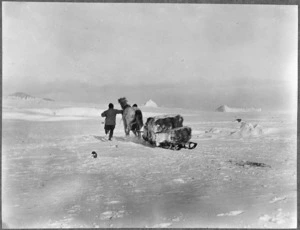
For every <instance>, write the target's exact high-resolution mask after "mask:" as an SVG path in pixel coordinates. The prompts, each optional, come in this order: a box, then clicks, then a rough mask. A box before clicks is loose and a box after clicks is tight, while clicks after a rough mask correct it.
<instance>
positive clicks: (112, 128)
mask: <svg viewBox="0 0 300 230" xmlns="http://www.w3.org/2000/svg"><path fill="white" fill-rule="evenodd" d="M114 129H115V126H114V125H110V132H109V137H108V140H111V138H112V137H113V135H114Z"/></svg>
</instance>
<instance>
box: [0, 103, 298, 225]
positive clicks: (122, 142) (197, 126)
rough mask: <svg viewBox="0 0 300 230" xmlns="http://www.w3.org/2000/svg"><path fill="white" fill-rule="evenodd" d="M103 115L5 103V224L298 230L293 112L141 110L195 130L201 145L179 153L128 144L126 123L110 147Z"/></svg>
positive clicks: (80, 109) (71, 108) (73, 107)
mask: <svg viewBox="0 0 300 230" xmlns="http://www.w3.org/2000/svg"><path fill="white" fill-rule="evenodd" d="M45 105H46V106H45ZM105 109H107V105H103V106H98V105H96V106H90V105H89V106H86V107H85V106H83V105H77V106H76V105H71V106H65V107H64V106H61V105H60V106H53V104H51V105H49V104H44V105H43V106H40V105H38V106H34V107H33V106H32V105H31V106H25V105H24V104H22V106H21V107H16V106H11V105H8V104H5V103H4V107H3V121H2V221H3V226H4V227H9V228H80V227H85V228H110V227H113V228H114V227H116V228H118V227H124V228H126V227H127V228H133V227H137V228H142V227H149V228H150V227H154V228H189V227H190V228H192V227H196V228H206V227H210V228H219V227H222V228H296V226H297V218H296V217H297V206H296V196H297V180H296V177H297V174H296V170H297V150H296V143H297V139H296V136H297V129H296V124H297V121H296V116H295V114H293V115H291V114H287V113H267V112H262V113H244V112H243V113H218V112H195V111H188V110H184V109H167V108H142V111H143V113H144V117H145V118H147V117H149V116H153V115H163V114H177V113H179V114H181V115H182V116H183V118H184V124H185V125H187V126H189V127H191V128H192V135H193V136H192V139H191V141H193V142H197V143H198V146H197V147H196V148H195V149H193V150H188V149H182V150H180V151H172V150H168V149H162V148H155V147H152V146H150V145H149V144H148V143H146V142H145V141H143V140H140V139H138V138H136V137H134V136H133V134H131V136H130V137H125V134H124V129H123V124H122V121H121V116H117V124H116V129H115V133H114V138H113V141H103V140H104V136H105V134H104V129H103V126H104V125H103V124H102V122H103V121H104V119H103V118H101V117H100V113H101V112H102V111H104V110H105ZM236 118H242V119H243V121H244V122H243V123H242V122H240V123H238V122H236V121H235V119H236ZM92 151H95V152H96V153H97V157H96V158H94V157H93V155H92V154H91V153H92Z"/></svg>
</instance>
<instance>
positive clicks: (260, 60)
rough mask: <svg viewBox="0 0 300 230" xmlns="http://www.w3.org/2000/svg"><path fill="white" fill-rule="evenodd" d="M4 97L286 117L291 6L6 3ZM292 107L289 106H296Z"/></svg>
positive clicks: (293, 75) (293, 27) (292, 93)
mask: <svg viewBox="0 0 300 230" xmlns="http://www.w3.org/2000/svg"><path fill="white" fill-rule="evenodd" d="M2 9H3V14H2V19H3V31H2V35H3V89H4V94H10V93H14V92H17V91H21V92H25V93H28V94H31V95H33V96H41V97H51V98H53V99H56V100H67V101H68V100H72V101H75V102H76V101H78V102H99V103H102V102H104V103H105V102H113V103H116V102H117V99H118V98H119V97H122V96H126V97H127V98H128V100H129V102H131V103H138V104H142V103H144V102H145V101H146V100H148V99H150V98H151V99H153V100H154V101H156V102H157V104H159V105H164V106H174V107H190V108H194V107H195V108H197V109H215V108H217V107H218V106H220V105H222V104H227V105H229V106H245V107H252V106H256V107H261V108H263V109H267V110H268V109H289V108H290V107H291V106H295V105H296V98H297V42H298V37H297V36H298V31H297V24H298V11H297V6H292V5H290V6H288V5H281V6H280V5H278V6H275V5H229V4H224V5H215V4H141V3H140V4H139V3H138V4H134V3H126V4H125V3H114V4H112V3H58V2H53V3H37V2H3V3H2ZM293 103H294V104H293Z"/></svg>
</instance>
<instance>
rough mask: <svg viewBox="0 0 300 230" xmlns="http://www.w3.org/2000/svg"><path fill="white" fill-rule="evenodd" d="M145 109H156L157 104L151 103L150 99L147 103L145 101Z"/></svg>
mask: <svg viewBox="0 0 300 230" xmlns="http://www.w3.org/2000/svg"><path fill="white" fill-rule="evenodd" d="M144 106H145V107H154V108H157V107H158V106H157V104H156V103H155V102H154V101H152V100H151V99H150V100H149V101H147V102H146V103H145V104H144Z"/></svg>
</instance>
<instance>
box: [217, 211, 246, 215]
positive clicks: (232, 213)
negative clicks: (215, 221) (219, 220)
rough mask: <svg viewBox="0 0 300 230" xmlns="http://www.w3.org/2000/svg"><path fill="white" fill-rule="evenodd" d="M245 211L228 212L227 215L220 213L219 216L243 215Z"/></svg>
mask: <svg viewBox="0 0 300 230" xmlns="http://www.w3.org/2000/svg"><path fill="white" fill-rule="evenodd" d="M243 212H244V211H241V210H237V211H231V212H227V213H220V214H218V215H217V216H237V215H240V214H242V213H243Z"/></svg>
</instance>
